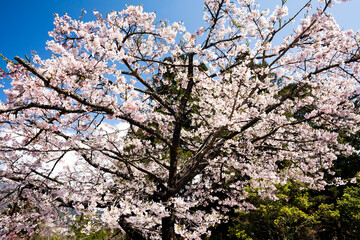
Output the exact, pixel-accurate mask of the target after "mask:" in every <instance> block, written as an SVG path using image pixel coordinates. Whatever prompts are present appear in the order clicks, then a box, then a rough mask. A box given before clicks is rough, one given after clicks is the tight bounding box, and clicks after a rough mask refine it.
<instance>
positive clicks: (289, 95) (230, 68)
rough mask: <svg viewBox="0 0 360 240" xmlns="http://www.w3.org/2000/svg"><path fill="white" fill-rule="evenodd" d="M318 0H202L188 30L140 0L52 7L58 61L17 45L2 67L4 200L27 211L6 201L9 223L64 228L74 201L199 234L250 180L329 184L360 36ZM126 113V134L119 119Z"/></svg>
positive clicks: (170, 233)
mask: <svg viewBox="0 0 360 240" xmlns="http://www.w3.org/2000/svg"><path fill="white" fill-rule="evenodd" d="M319 3H320V6H319V8H318V9H316V10H312V1H309V2H308V3H307V4H306V5H304V7H303V8H302V9H300V10H299V11H298V12H297V13H296V14H295V15H294V16H290V17H287V13H288V11H287V7H286V6H285V5H284V6H281V7H280V6H278V7H276V9H275V10H274V12H272V13H271V14H270V12H269V10H264V11H261V10H260V8H259V6H258V4H256V3H254V1H252V0H244V1H238V2H237V3H235V2H233V1H230V0H206V1H205V5H204V19H205V22H206V25H205V27H202V28H200V29H199V30H198V31H196V33H193V34H192V33H189V32H186V30H185V27H184V26H182V25H181V24H179V23H173V24H169V23H166V22H159V23H157V24H155V22H154V21H155V14H154V13H144V12H143V11H142V7H141V6H137V7H134V6H128V7H127V8H126V9H125V10H123V11H121V12H112V13H109V14H108V15H107V16H106V17H102V16H101V15H100V14H99V13H98V12H94V14H95V17H96V21H92V22H83V21H81V20H73V19H71V18H70V17H69V16H67V15H64V16H62V17H60V16H56V17H55V29H54V30H53V31H52V32H51V33H50V36H51V37H53V40H52V41H49V42H48V43H47V47H48V49H49V50H50V51H51V52H52V56H51V58H49V59H41V58H40V57H39V56H38V55H34V56H33V57H32V59H28V60H24V59H22V58H20V57H16V58H15V61H9V64H8V69H7V71H2V73H1V76H2V78H3V79H4V80H6V81H7V80H8V81H10V82H11V84H12V87H11V88H10V89H6V90H5V92H6V94H7V102H6V103H1V105H0V124H1V137H2V142H1V144H0V153H1V157H0V159H1V160H0V161H1V165H2V169H1V172H0V177H1V181H2V182H3V183H4V184H5V185H4V186H5V187H4V188H3V189H2V192H1V204H2V205H4V206H13V207H14V206H16V208H19V209H20V210H19V211H14V212H11V208H10V209H5V212H4V213H3V214H2V215H1V219H2V220H1V222H0V224H1V226H0V229H1V230H0V234H1V236H2V237H8V236H10V235H13V234H22V235H32V234H34V229H36V226H37V224H40V223H41V224H47V225H51V224H55V223H56V226H57V227H59V229H61V230H63V231H64V232H65V231H66V229H67V225H69V222H71V221H69V219H68V217H67V216H70V213H71V211H73V210H75V211H76V213H78V214H79V215H81V216H83V217H84V218H86V221H87V226H86V229H87V230H88V231H96V230H98V229H99V228H102V227H106V228H110V229H118V228H119V227H120V228H121V229H123V230H124V231H125V232H126V233H127V234H128V236H130V237H133V238H134V239H148V238H153V239H159V238H162V239H178V238H182V237H185V238H187V239H198V238H199V237H201V236H205V235H209V234H210V232H209V231H208V229H209V228H210V227H211V226H214V225H215V224H216V223H219V222H220V221H221V220H222V219H223V218H226V213H227V212H229V211H232V210H234V208H237V209H238V210H244V209H251V208H253V207H254V206H253V205H252V204H251V202H250V203H249V202H248V201H247V200H246V199H247V197H248V195H249V191H256V192H257V194H258V195H259V196H261V197H268V198H270V199H274V198H275V197H276V191H277V188H276V186H279V185H280V186H285V185H286V183H287V182H288V181H289V180H292V181H299V182H301V183H302V184H307V186H308V187H309V188H311V189H322V188H324V186H325V185H326V182H325V181H324V172H327V171H330V167H331V165H332V162H333V160H335V159H336V155H339V154H345V155H346V154H350V153H351V152H352V151H353V148H352V147H351V146H350V145H349V144H347V143H345V142H339V141H338V131H339V129H346V131H347V132H348V133H353V132H356V131H357V130H358V126H357V124H356V123H357V122H359V114H358V109H357V108H356V107H355V104H354V100H355V99H357V97H358V94H359V89H358V88H357V86H358V83H359V82H358V79H357V77H358V74H359V66H360V65H359V63H358V62H359V59H360V57H359V45H358V42H359V38H360V37H359V34H358V33H354V32H352V31H342V30H341V29H340V28H339V26H338V25H337V24H336V22H335V20H334V19H333V17H332V16H331V15H329V14H328V13H327V10H328V8H329V7H331V6H332V5H333V2H332V1H330V0H327V1H319ZM300 14H301V15H305V17H304V18H303V19H302V20H301V21H300V22H299V23H298V25H297V27H296V28H295V30H294V31H293V32H292V33H291V34H290V35H288V36H287V37H285V38H284V39H282V38H281V37H279V35H280V33H282V32H283V31H285V30H284V29H286V28H290V27H291V24H292V22H293V20H294V19H295V18H296V16H299V15H300ZM200 40H201V41H202V43H200ZM277 42H279V43H278V44H277ZM171 73H173V74H171ZM280 78H281V79H282V80H281V81H277V79H280ZM162 89H163V90H166V91H162ZM300 109H307V110H308V113H307V114H305V115H304V117H303V118H304V119H299V118H297V117H295V113H297V112H298V111H299V110H300ZM124 122H125V123H127V124H129V130H128V131H127V133H126V134H125V135H124V131H120V130H119V129H117V128H116V127H114V126H115V125H116V124H119V123H124ZM111 124H112V125H111ZM314 126H321V128H316V127H314ZM66 159H71V162H72V165H71V166H68V167H65V168H64V169H61V168H60V167H59V166H61V165H64V163H62V162H64V161H65V160H66ZM99 213H101V214H100V215H99Z"/></svg>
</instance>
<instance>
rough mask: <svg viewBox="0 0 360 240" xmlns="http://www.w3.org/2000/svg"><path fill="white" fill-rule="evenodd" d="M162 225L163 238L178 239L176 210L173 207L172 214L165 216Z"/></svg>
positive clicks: (166, 239)
mask: <svg viewBox="0 0 360 240" xmlns="http://www.w3.org/2000/svg"><path fill="white" fill-rule="evenodd" d="M161 225H162V226H161V227H162V230H161V233H162V234H161V235H162V240H176V239H178V238H177V237H176V235H175V211H174V210H173V209H171V213H170V216H168V217H164V218H163V219H162V220H161Z"/></svg>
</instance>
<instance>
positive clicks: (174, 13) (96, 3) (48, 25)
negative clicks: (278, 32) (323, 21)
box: [0, 0, 360, 100]
mask: <svg viewBox="0 0 360 240" xmlns="http://www.w3.org/2000/svg"><path fill="white" fill-rule="evenodd" d="M0 1H1V3H2V4H1V6H2V7H1V8H0V53H2V54H3V55H4V56H6V57H7V58H9V59H13V58H14V56H17V55H18V56H20V57H23V56H24V55H25V54H27V55H30V53H31V51H32V50H35V51H37V52H38V53H39V54H40V56H44V55H45V56H46V50H45V43H46V41H47V40H48V39H49V37H48V32H49V31H51V30H52V29H53V16H54V13H59V14H63V13H64V12H66V13H68V14H69V15H70V16H71V17H73V18H78V17H79V16H80V15H81V11H82V9H85V10H86V11H87V12H88V13H87V14H86V16H85V17H84V20H86V19H91V17H92V11H93V10H94V9H96V10H97V11H99V12H101V13H103V14H105V13H106V12H110V11H111V10H122V9H123V8H124V7H125V6H126V4H132V5H138V4H142V5H143V7H144V9H145V11H151V12H156V15H157V17H158V19H167V20H169V21H170V22H173V21H184V22H185V26H186V27H187V29H188V30H189V31H194V30H195V29H197V28H198V27H200V26H201V25H202V9H203V0H171V1H169V0H55V1H51V0H17V1H11V0H0ZM259 2H260V3H264V6H265V7H268V8H270V9H273V8H274V6H275V5H276V4H281V0H259ZM305 2H307V0H306V1H305V0H287V5H288V7H289V10H290V12H291V10H292V9H297V8H298V7H297V6H299V5H300V4H303V3H305ZM359 10H360V1H359V0H353V1H351V2H347V3H343V4H340V5H339V6H336V7H335V8H334V9H332V10H331V12H332V13H333V14H334V15H335V18H336V19H337V20H338V23H339V24H340V26H341V27H343V28H344V29H349V28H351V29H353V30H358V29H360V14H359ZM4 66H5V64H4V62H2V61H0V67H1V68H4ZM2 94H3V93H2V92H0V99H1V100H3V99H4V96H1V95H2Z"/></svg>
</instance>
